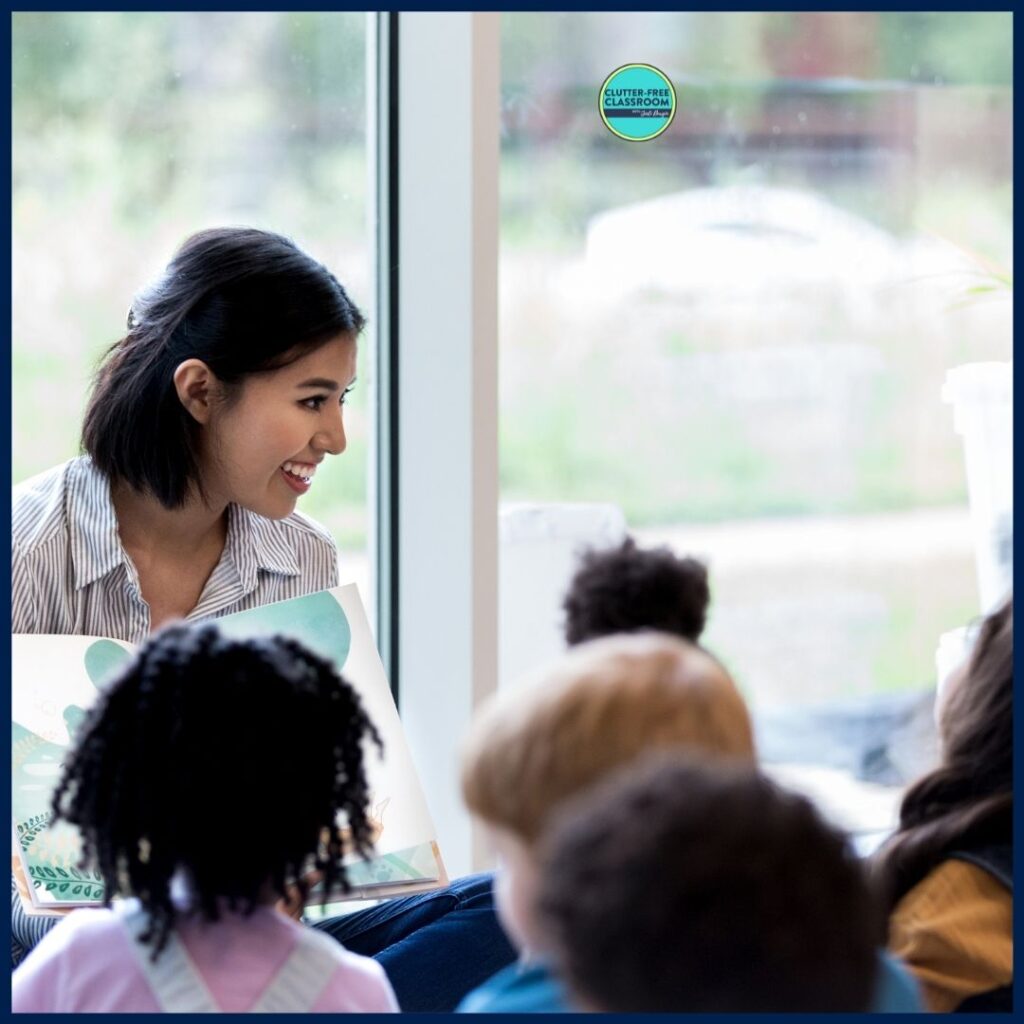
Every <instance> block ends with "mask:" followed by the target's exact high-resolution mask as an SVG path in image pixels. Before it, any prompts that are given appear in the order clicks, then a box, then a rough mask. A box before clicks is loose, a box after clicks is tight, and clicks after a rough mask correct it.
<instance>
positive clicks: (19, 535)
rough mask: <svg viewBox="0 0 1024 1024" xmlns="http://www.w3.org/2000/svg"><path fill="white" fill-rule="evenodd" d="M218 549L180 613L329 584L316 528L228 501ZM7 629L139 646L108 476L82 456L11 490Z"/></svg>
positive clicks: (130, 575)
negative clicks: (193, 598)
mask: <svg viewBox="0 0 1024 1024" xmlns="http://www.w3.org/2000/svg"><path fill="white" fill-rule="evenodd" d="M228 509H229V511H228V532H227V540H226V542H225V544H224V552H223V554H222V555H221V558H220V561H219V562H218V563H217V566H216V568H214V570H213V572H212V573H211V574H210V578H209V579H208V580H207V581H206V586H205V587H204V588H203V592H202V594H201V595H200V597H199V602H198V603H197V604H196V606H195V608H193V609H192V611H191V612H189V614H188V616H187V617H186V618H188V619H190V620H191V619H209V618H217V617H219V616H221V615H228V614H230V613H231V612H240V611H243V610H244V609H246V608H254V607H256V606H257V605H263V604H270V603H271V602H273V601H284V600H287V599H288V598H291V597H300V596H301V595H303V594H311V593H315V592H316V591H318V590H327V589H329V588H331V587H336V586H337V585H338V551H337V548H336V547H335V545H334V541H333V540H332V539H331V537H330V535H329V534H328V533H327V531H326V530H324V529H323V527H321V526H319V525H318V524H316V523H314V522H313V521H312V520H310V519H307V518H306V517H305V516H303V515H301V514H300V513H298V512H293V513H292V514H291V515H290V516H288V517H287V518H286V519H282V520H279V521H275V520H271V519H265V518H264V517H263V516H259V515H256V513H254V512H250V511H248V510H247V509H244V508H240V507H239V506H238V505H230V506H228ZM11 520H12V524H11V525H12V530H11V534H12V535H11V631H12V632H14V633H76V634H81V635H84V636H106V637H114V638H116V639H118V640H127V641H128V642H129V643H140V642H141V641H142V640H144V639H145V638H146V637H147V636H148V635H149V633H150V617H149V606H148V605H147V604H146V602H145V600H144V599H143V597H142V591H141V589H140V587H139V576H138V573H137V572H136V570H135V566H134V565H133V564H132V561H131V559H130V558H129V557H128V555H127V553H126V552H125V550H124V547H123V546H122V544H121V538H120V536H119V534H118V532H117V518H116V516H115V514H114V506H113V504H112V502H111V500H110V484H109V482H108V481H107V478H106V477H105V476H103V474H102V473H100V472H99V470H98V469H96V467H95V466H94V465H93V464H92V460H91V459H90V458H89V457H88V456H81V457H79V458H76V459H72V460H71V461H70V462H66V463H65V464H64V465H63V466H57V467H56V468H55V469H52V470H50V471H48V472H46V473H42V474H40V475H39V476H36V477H33V478H32V479H31V480H26V481H25V482H24V483H22V484H19V485H18V486H17V487H15V488H14V492H13V501H12V510H11Z"/></svg>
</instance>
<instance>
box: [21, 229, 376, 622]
mask: <svg viewBox="0 0 1024 1024" xmlns="http://www.w3.org/2000/svg"><path fill="white" fill-rule="evenodd" d="M363 324H364V319H363V316H362V314H361V313H360V312H359V310H358V309H357V308H356V306H355V305H354V304H353V303H352V302H351V300H350V299H349V297H348V295H347V294H346V292H345V289H344V288H343V287H342V286H341V285H340V284H339V283H338V281H337V279H336V278H335V277H334V276H333V275H332V274H331V273H330V272H329V271H328V270H327V269H326V268H325V267H323V266H322V265H321V264H319V263H317V262H316V261H315V260H313V259H312V258H311V257H309V256H308V255H306V254H305V253H304V252H302V251H301V250H300V249H299V248H298V247H297V246H295V245H294V243H292V242H291V241H289V240H288V239H286V238H283V237H281V236H279V235H275V234H271V233H268V232H264V231H255V230H250V229H243V228H232V229H214V230H209V231H203V232H200V233H198V234H196V235H193V236H192V237H191V238H189V239H188V240H187V241H186V242H185V243H184V244H183V245H182V246H181V248H180V249H179V250H178V252H177V253H176V254H175V256H174V258H173V259H172V260H171V263H170V264H169V266H168V267H167V269H166V271H165V272H164V273H163V275H162V276H161V277H160V278H159V279H158V280H157V281H156V282H154V283H153V284H151V285H149V286H148V287H147V288H146V289H144V290H143V291H142V292H141V293H140V294H139V295H138V296H136V298H135V301H134V302H133V303H132V307H131V310H130V312H129V314H128V333H127V334H126V335H125V337H124V338H122V339H121V340H120V341H118V342H117V343H116V344H115V345H114V346H113V347H112V348H111V349H110V351H109V352H108V353H107V356H106V359H105V360H104V362H103V364H102V366H101V367H100V370H99V373H98V374H97V377H96V381H95V385H94V388H93V392H92V396H91V398H90V401H89V406H88V408H87V410H86V414H85V421H84V424H83V429H82V445H83V448H84V449H85V451H86V453H87V454H86V455H84V456H81V457H79V458H76V459H72V460H71V461H70V462H68V463H65V464H64V465H62V466H59V467H57V468H55V469H53V470H50V471H49V472H46V473H43V474H41V475H40V476H37V477H35V478H33V479H31V480H28V481H26V482H25V483H23V484H21V485H19V487H17V488H16V489H15V493H14V500H13V508H12V515H13V525H14V529H13V553H12V558H13V606H12V629H13V630H14V631H15V632H34V633H90V634H97V635H103V636H111V637H119V638H121V639H124V640H129V641H132V642H139V641H141V640H142V639H143V638H144V637H145V636H146V635H147V634H148V633H149V632H150V631H151V630H152V629H154V628H156V627H158V626H159V625H161V624H162V623H163V622H166V621H168V620H171V619H176V618H207V617H211V616H219V615H225V614H228V613H230V612H234V611H240V610H242V609H243V608H248V607H252V606H255V605H260V604H266V603H268V602H270V601H277V600H283V599H286V598H289V597H296V596H299V595H301V594H305V593H310V592H313V591H317V590H322V589H325V588H327V587H331V586H335V585H336V584H337V582H338V566H337V551H336V548H335V545H334V541H333V540H332V539H331V537H330V535H329V534H328V532H327V531H326V530H324V529H323V528H322V527H320V526H319V525H318V524H316V523H315V522H313V521H312V520H310V519H308V518H306V517H304V516H302V515H301V514H300V513H298V512H296V510H295V504H296V501H297V500H298V496H299V495H301V494H303V493H305V492H306V491H307V490H309V488H310V485H311V481H312V476H313V473H314V472H315V466H316V465H317V464H319V463H320V462H321V461H322V460H323V458H324V457H325V456H326V455H328V454H335V455H336V454H340V453H341V452H343V451H344V450H345V429H344V423H343V418H342V412H343V410H342V403H343V401H344V396H345V394H346V392H347V391H348V389H349V388H350V387H351V385H352V382H353V380H354V379H355V367H356V336H357V335H358V333H359V331H360V330H361V329H362V327H363Z"/></svg>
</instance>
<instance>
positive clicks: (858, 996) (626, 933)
mask: <svg viewBox="0 0 1024 1024" xmlns="http://www.w3.org/2000/svg"><path fill="white" fill-rule="evenodd" d="M539 863H540V872H539V876H540V885H539V889H538V899H537V909H538V925H539V927H541V928H543V929H544V931H545V933H546V935H547V938H548V941H549V948H550V950H551V952H552V954H553V957H554V962H555V964H556V965H557V967H558V969H559V971H560V973H561V975H562V976H563V978H565V980H566V981H567V983H568V985H569V987H570V989H571V990H572V992H573V993H574V995H575V996H576V999H577V1002H578V1003H579V1005H581V1006H582V1007H585V1008H587V1009H592V1010H599V1011H610V1012H621V1013H625V1012H638V1013H716V1012H727V1013H752V1012H775V1013H802V1012H859V1011H865V1010H868V1009H869V1007H870V1005H871V1002H872V997H873V992H874V987H875V980H876V972H877V952H876V950H877V946H878V944H879V943H880V941H881V939H882V936H883V933H884V917H883V914H882V913H881V908H880V907H879V906H878V905H877V903H876V901H875V900H874V899H873V898H872V894H871V891H870V889H869V887H868V882H867V879H866V877H865V873H864V871H863V870H862V867H861V865H860V863H859V862H858V860H857V857H856V855H855V854H854V852H853V850H852V849H851V847H850V845H849V843H848V842H847V841H846V839H845V838H844V837H843V835H842V834H841V833H839V832H838V831H836V830H835V829H834V828H832V827H831V826H829V825H827V824H826V823H825V822H824V821H823V819H822V818H821V817H820V816H819V814H818V813H817V811H815V809H814V807H813V806H812V805H811V804H810V803H809V801H807V800H806V799H804V798H803V797H801V796H797V795H795V794H792V793H787V792H785V791H783V790H782V789H780V788H779V787H777V786H776V785H774V784H773V783H772V782H770V781H769V780H768V779H767V778H765V777H764V776H763V775H761V774H760V773H758V772H756V771H753V770H752V769H751V768H750V767H749V766H732V765H729V764H728V763H725V762H719V763H713V762H710V761H706V762H703V763H701V762H698V761H696V760H695V759H693V758H692V757H686V756H680V755H679V754H678V753H677V754H675V755H672V756H670V755H664V754H662V755H656V756H654V757H652V758H649V759H645V760H642V761H640V762H638V763H637V764H635V765H634V766H632V767H630V768H627V769H625V770H624V771H622V772H620V773H617V774H615V775H613V776H611V777H610V778H609V779H606V780H604V781H603V782H602V783H601V784H599V785H598V786H595V787H593V788H591V789H589V790H587V791H586V792H585V793H584V794H583V795H582V796H580V797H579V798H578V799H576V800H574V801H573V802H571V804H569V805H567V806H566V807H565V808H564V809H563V811H562V813H561V814H560V815H559V817H558V818H557V819H555V821H554V823H553V826H552V828H551V829H550V830H549V832H548V833H547V834H546V836H545V838H544V841H543V842H542V843H541V847H540V854H539Z"/></svg>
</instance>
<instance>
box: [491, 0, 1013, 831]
mask: <svg viewBox="0 0 1024 1024" xmlns="http://www.w3.org/2000/svg"><path fill="white" fill-rule="evenodd" d="M1011 35H1012V32H1011V21H1010V16H1009V15H1008V14H998V13H995V14H992V13H990V14H965V13H956V14H953V13H869V12H854V13H814V12H797V13H760V12H752V13H696V12H693V13H685V14H684V13H671V14H669V13H657V14H654V13H651V14H630V15H625V14H612V13H608V14H585V13H573V14H560V15H553V14H529V13H518V14H508V15H505V16H504V20H503V36H502V47H503V49H502V62H503V68H502V75H503V82H502V91H503V109H502V130H503V144H502V164H501V173H502V182H501V188H502V200H501V201H502V211H501V218H502V219H501V314H500V315H501V479H502V497H503V499H504V500H505V501H507V502H510V501H526V502H609V503H612V504H616V505H619V506H620V507H621V508H622V509H623V510H624V512H625V515H626V519H627V522H628V524H629V527H630V528H631V529H632V530H633V531H634V532H635V533H636V534H637V535H638V536H639V538H640V539H641V540H643V541H649V542H656V541H664V542H667V543H669V544H671V545H672V546H673V547H674V548H676V549H678V550H679V551H681V552H691V553H696V554H699V555H703V556H704V557H706V558H707V560H708V561H709V563H710V569H711V576H712V587H713V604H712V609H711V617H710V625H709V629H708V631H707V634H706V637H705V640H706V642H707V644H708V646H709V647H711V648H712V649H713V650H715V651H716V652H717V653H719V654H720V655H721V656H722V658H723V659H724V660H725V661H726V662H727V664H729V666H730V667H731V668H732V669H733V671H734V673H735V675H736V676H737V678H738V681H739V682H740V684H741V686H742V687H743V689H744V691H745V693H746V695H747V697H748V698H749V699H750V701H751V702H752V704H753V705H754V707H755V709H756V710H757V712H758V714H759V716H760V720H761V723H762V727H763V730H764V733H763V734H764V736H765V743H766V750H765V752H766V753H768V754H769V755H770V756H774V757H781V758H788V757H792V758H793V759H795V760H804V761H810V762H814V761H820V762H821V763H822V764H823V765H824V766H826V767H827V766H829V765H830V764H831V767H833V768H836V769H837V770H838V769H839V768H841V769H842V770H844V771H848V772H849V773H850V775H851V777H852V778H854V779H856V780H859V781H861V782H865V781H866V780H867V781H873V782H876V783H880V784H882V783H884V784H899V783H901V782H902V781H904V780H905V778H906V777H907V776H908V775H910V774H912V773H913V772H914V771H915V770H917V768H919V767H920V764H921V758H923V757H925V756H926V753H925V751H926V749H927V748H928V743H927V742H926V738H927V732H928V729H927V718H928V711H927V707H926V703H927V694H928V691H929V689H930V687H931V686H932V685H933V683H934V678H935V651H936V646H937V644H938V640H939V636H940V634H942V633H943V632H944V631H946V630H950V629H952V628H954V627H956V626H959V625H961V624H963V623H964V622H965V621H967V620H968V619H970V618H971V617H973V616H974V615H976V614H977V613H978V611H979V598H978V589H977V582H976V576H975V561H974V547H973V537H972V532H971V525H970V518H969V512H968V500H967V490H966V483H965V471H964V453H963V446H962V441H961V438H959V437H958V436H957V434H956V433H955V431H954V424H953V411H952V409H951V408H950V406H949V405H946V404H943V402H942V399H941V397H940V394H941V391H942V387H943V382H944V379H945V375H946V372H947V370H948V369H949V368H951V367H954V366H957V365H959V364H963V363H968V362H975V361H986V360H999V361H1003V360H1008V359H1009V358H1010V354H1011V301H1010V290H1009V287H1008V283H1007V282H1008V272H1009V263H1010V259H1011V229H1010V222H1011V205H1012V204H1011V199H1012V196H1011V135H1012V117H1011V115H1012V108H1011V99H1012V96H1011V88H1010V83H1011ZM636 61H644V62H647V63H651V64H654V65H655V66H657V67H659V68H660V69H661V70H662V71H664V72H665V73H666V74H667V75H668V76H669V77H670V78H671V79H672V80H673V82H674V83H675V86H676V89H677V92H678V112H677V114H676V118H675V120H674V122H673V123H672V125H671V126H670V128H669V129H668V130H667V131H665V132H664V133H663V134H662V135H660V136H659V137H658V138H657V139H655V140H654V141H651V142H647V143H629V142H624V141H622V140H620V139H618V138H616V137H615V136H613V135H612V134H611V133H610V132H609V131H608V130H607V129H606V128H605V126H604V125H603V124H602V121H601V119H600V117H599V114H598V108H597V96H598V89H599V87H600V85H601V83H602V81H603V80H604V79H605V77H606V76H607V75H608V74H609V73H610V72H611V71H612V70H614V69H615V68H617V67H619V66H621V65H623V64H627V63H631V62H636ZM1009 471H1010V467H1009V465H1007V466H1006V467H1005V472H1006V473H1009ZM503 614H508V615H511V614H513V612H512V611H508V612H507V613H503ZM916 693H921V694H922V699H921V702H920V703H915V700H914V698H913V696H912V695H913V694H916ZM794 709H795V711H794V714H795V717H794V715H792V714H790V712H791V710H794ZM830 709H832V710H834V709H838V710H837V711H836V712H835V715H832V710H830ZM828 715H831V716H832V717H831V718H830V719H829V721H830V722H832V723H833V724H834V723H835V722H836V721H840V720H842V721H845V723H846V724H845V725H842V726H836V729H838V730H839V732H841V731H842V729H844V728H845V729H846V730H847V733H848V739H849V744H848V746H847V747H846V748H843V744H842V742H841V741H839V740H837V739H836V737H837V736H838V735H839V733H838V732H829V731H828V730H824V731H822V730H820V729H819V728H818V725H819V724H820V722H821V721H823V720H824V719H823V717H822V716H828ZM815 716H817V717H815ZM837 716H838V717H837ZM886 723H888V725H886ZM895 723H902V725H901V726H900V727H901V728H905V729H909V730H910V731H911V732H913V730H915V729H918V730H919V732H918V733H917V734H915V738H914V739H912V740H909V741H908V746H909V749H910V750H911V756H909V757H908V759H906V760H903V759H902V758H901V755H900V754H899V753H898V752H897V751H896V750H895V748H894V747H892V746H891V745H888V746H887V745H886V744H888V743H889V739H891V736H892V735H894V734H895V733H894V732H893V729H891V728H889V726H894V724H895ZM883 726H885V728H883ZM876 727H877V728H876ZM830 728H831V726H830ZM886 729H888V731H886ZM872 730H875V731H876V732H878V730H882V731H881V732H878V736H882V739H879V738H878V736H876V735H875V733H873V732H872ZM895 731H896V732H898V730H895ZM883 733H884V736H883ZM873 736H874V739H872V737H873ZM816 737H817V738H816ZM822 737H824V739H822ZM886 737H888V738H886ZM876 741H877V743H876ZM872 743H876V747H877V749H876V747H872ZM878 744H881V745H880V746H879V745H878ZM840 748H842V749H840ZM844 759H845V760H844ZM896 762H899V763H896ZM911 762H912V763H911ZM865 792H867V790H865ZM865 799H867V798H865ZM890 803H891V801H890ZM868 817H870V814H869V815H868Z"/></svg>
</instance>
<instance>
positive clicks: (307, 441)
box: [203, 334, 356, 519]
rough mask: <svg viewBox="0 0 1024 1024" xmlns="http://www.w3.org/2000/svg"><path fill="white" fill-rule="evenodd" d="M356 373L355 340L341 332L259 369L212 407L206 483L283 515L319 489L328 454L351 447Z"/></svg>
mask: <svg viewBox="0 0 1024 1024" xmlns="http://www.w3.org/2000/svg"><path fill="white" fill-rule="evenodd" d="M355 375H356V342H355V339H354V338H353V337H351V336H350V335H347V334H344V335H339V336H338V337H337V338H335V339H333V340H332V341H329V342H327V343H326V344H324V345H321V346H320V347H319V348H318V349H316V350H315V351H313V352H310V353H309V354H308V355H305V356H303V357H302V358H301V359H297V360H296V361H295V362H293V363H290V364H289V365H287V366H284V367H282V368H281V369H279V370H271V371H269V372H266V373H257V374H253V376H251V377H249V378H248V379H247V380H246V381H245V382H244V383H243V384H242V391H241V394H240V395H239V396H238V397H237V399H236V400H235V401H234V402H233V403H231V404H229V405H226V406H222V407H216V408H215V410H214V411H213V412H212V414H211V417H210V420H209V422H208V424H207V427H206V429H205V430H204V434H205V436H206V438H207V444H206V446H205V450H204V467H203V484H204V486H205V488H206V491H207V493H208V494H209V495H210V498H211V501H212V500H214V498H216V499H217V500H219V501H224V502H235V503H236V504H238V505H241V506H243V507H244V508H247V509H250V510H251V511H253V512H256V513H258V514H259V515H262V516H266V517H267V518H268V519H283V518H284V517H285V516H288V515H290V514H291V513H292V512H293V511H294V509H295V503H296V502H297V501H298V499H299V497H300V496H301V495H303V494H305V493H306V491H308V490H309V489H310V487H314V486H316V481H315V479H314V477H315V474H316V468H317V466H318V465H319V464H320V462H322V461H323V458H324V456H325V455H340V454H341V453H342V452H343V451H344V450H345V426H344V423H343V420H342V413H343V411H344V410H343V406H342V403H343V401H344V396H345V393H346V391H347V390H348V389H349V387H350V386H351V384H352V382H353V380H355Z"/></svg>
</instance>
